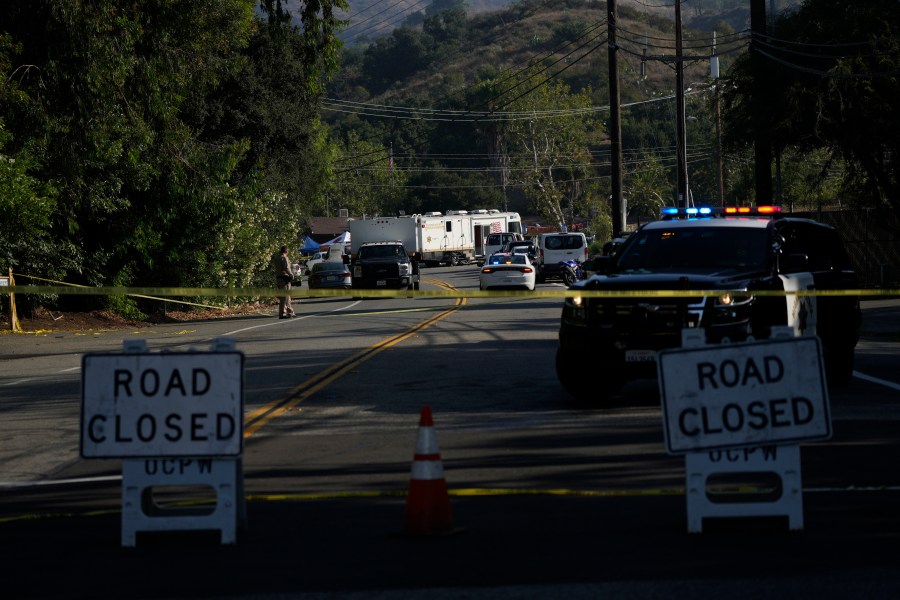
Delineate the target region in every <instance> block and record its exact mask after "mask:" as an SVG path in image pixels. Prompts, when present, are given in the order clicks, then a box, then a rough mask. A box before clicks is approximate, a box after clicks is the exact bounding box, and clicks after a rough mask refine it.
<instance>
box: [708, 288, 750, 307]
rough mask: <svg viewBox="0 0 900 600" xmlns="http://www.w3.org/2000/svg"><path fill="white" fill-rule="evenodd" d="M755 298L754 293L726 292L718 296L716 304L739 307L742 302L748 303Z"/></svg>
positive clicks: (718, 305)
mask: <svg viewBox="0 0 900 600" xmlns="http://www.w3.org/2000/svg"><path fill="white" fill-rule="evenodd" d="M752 300H753V295H752V294H740V293H738V294H735V293H732V292H725V293H724V294H722V295H721V296H719V297H717V298H716V306H717V307H723V306H724V307H737V306H740V305H742V304H747V303H749V302H751V301H752Z"/></svg>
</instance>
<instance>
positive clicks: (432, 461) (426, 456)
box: [403, 406, 459, 535]
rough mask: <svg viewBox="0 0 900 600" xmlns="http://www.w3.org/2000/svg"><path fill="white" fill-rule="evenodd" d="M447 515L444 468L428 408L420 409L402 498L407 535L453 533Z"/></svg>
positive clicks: (451, 522) (450, 521) (453, 529)
mask: <svg viewBox="0 0 900 600" xmlns="http://www.w3.org/2000/svg"><path fill="white" fill-rule="evenodd" d="M457 531H459V530H458V529H456V528H454V527H453V516H452V514H451V512H450V495H449V494H448V493H447V482H446V481H444V466H443V463H441V454H440V451H439V450H438V445H437V438H436V437H435V433H434V422H433V421H432V419H431V408H430V407H428V406H423V407H422V412H421V415H420V417H419V434H418V438H417V439H416V454H415V457H414V458H413V464H412V473H411V474H410V479H409V493H408V494H407V495H406V526H405V527H404V529H403V533H405V534H409V535H443V534H449V533H456V532H457Z"/></svg>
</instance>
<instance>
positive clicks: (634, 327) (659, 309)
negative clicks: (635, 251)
mask: <svg viewBox="0 0 900 600" xmlns="http://www.w3.org/2000/svg"><path fill="white" fill-rule="evenodd" d="M704 302H705V300H703V299H700V300H697V299H693V298H685V299H676V298H660V299H652V300H649V301H648V299H646V298H640V299H634V300H628V299H619V298H615V299H610V300H605V299H604V300H594V301H592V302H591V304H590V307H591V310H590V313H589V315H588V324H589V326H590V327H599V328H602V329H605V330H613V331H621V332H623V333H627V334H648V333H652V334H665V333H676V332H680V331H681V330H682V329H684V328H685V327H699V326H700V323H701V319H702V315H703V304H704Z"/></svg>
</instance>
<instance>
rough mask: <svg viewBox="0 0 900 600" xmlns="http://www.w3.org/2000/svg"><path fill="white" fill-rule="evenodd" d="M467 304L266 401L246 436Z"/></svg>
mask: <svg viewBox="0 0 900 600" xmlns="http://www.w3.org/2000/svg"><path fill="white" fill-rule="evenodd" d="M431 283H434V284H435V285H439V286H441V287H445V288H449V287H450V286H449V285H447V284H445V283H444V282H441V281H438V280H434V281H432V282H431ZM465 304H466V300H465V298H457V300H456V303H455V304H454V305H453V306H452V307H450V308H448V309H445V310H443V311H441V312H439V313H437V314H435V315H432V316H431V317H429V318H427V319H425V320H424V321H422V322H420V323H418V324H416V325H414V326H413V327H412V328H410V329H407V330H406V331H404V332H402V333H399V334H397V335H395V336H393V337H390V338H388V339H386V340H382V341H381V342H379V343H377V344H375V345H374V346H370V347H368V348H365V349H364V350H361V351H359V352H357V353H356V354H354V355H353V356H350V357H349V358H346V359H344V360H342V361H340V362H338V363H335V364H333V365H331V366H330V367H328V368H327V369H325V370H324V371H320V372H319V373H317V374H316V375H315V376H314V377H312V378H311V379H309V380H307V381H304V382H303V383H301V384H300V385H298V386H297V387H295V388H294V389H292V390H291V391H290V392H288V394H287V396H286V397H284V398H280V399H278V400H275V401H273V402H270V403H269V404H266V405H265V406H261V407H259V408H257V409H256V410H253V411H251V412H250V413H249V414H247V415H246V417H245V419H244V439H247V438H249V437H250V436H251V435H253V434H254V433H256V432H257V431H259V430H260V429H261V428H262V427H264V426H265V425H266V424H267V423H268V422H269V421H271V420H272V419H274V418H275V417H277V416H279V415H282V414H284V413H285V412H287V411H289V410H290V409H291V408H293V407H294V406H296V405H297V404H299V403H300V402H303V401H304V400H305V399H307V398H309V397H310V396H312V395H313V394H315V393H316V392H318V391H320V390H322V389H323V388H325V387H326V386H327V385H329V384H331V383H332V382H333V381H335V380H336V379H337V378H338V377H341V376H343V375H345V374H346V373H348V372H349V371H351V370H352V369H354V368H356V367H357V366H359V365H360V364H362V363H364V362H366V361H367V360H370V359H372V358H374V357H375V356H376V355H378V354H379V353H381V352H383V351H384V350H387V349H388V348H391V347H392V346H396V345H397V344H399V343H400V342H402V341H404V340H406V339H409V338H410V337H412V336H413V335H415V334H417V333H419V332H420V331H423V330H425V329H427V328H429V327H431V326H432V325H434V324H435V323H437V322H438V321H441V320H442V319H445V318H447V317H449V316H450V315H452V314H453V313H455V312H456V311H458V310H459V309H460V308H462V307H463V306H464V305H465Z"/></svg>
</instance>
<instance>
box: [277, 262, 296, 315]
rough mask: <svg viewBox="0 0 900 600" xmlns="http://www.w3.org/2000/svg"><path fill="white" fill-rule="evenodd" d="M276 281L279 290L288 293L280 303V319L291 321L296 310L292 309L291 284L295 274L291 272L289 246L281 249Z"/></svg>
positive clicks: (282, 297)
mask: <svg viewBox="0 0 900 600" xmlns="http://www.w3.org/2000/svg"><path fill="white" fill-rule="evenodd" d="M275 279H276V280H277V281H278V288H279V289H281V290H282V291H284V292H286V293H285V294H284V295H283V296H281V298H280V299H279V301H278V318H279V319H290V318H291V317H293V316H294V309H293V308H292V307H291V283H292V282H293V281H294V274H293V273H292V272H291V259H290V258H288V247H287V246H282V247H281V256H279V257H278V261H277V267H276V274H275Z"/></svg>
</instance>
